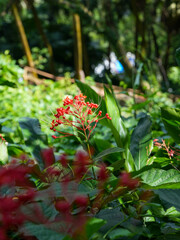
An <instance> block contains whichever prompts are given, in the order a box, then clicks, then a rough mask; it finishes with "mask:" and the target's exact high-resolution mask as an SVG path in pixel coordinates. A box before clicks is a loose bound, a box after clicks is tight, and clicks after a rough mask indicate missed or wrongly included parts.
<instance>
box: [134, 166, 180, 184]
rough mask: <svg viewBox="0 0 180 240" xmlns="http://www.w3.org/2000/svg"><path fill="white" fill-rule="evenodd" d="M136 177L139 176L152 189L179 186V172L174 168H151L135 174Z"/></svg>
mask: <svg viewBox="0 0 180 240" xmlns="http://www.w3.org/2000/svg"><path fill="white" fill-rule="evenodd" d="M136 177H140V178H141V179H142V182H143V183H145V184H147V185H149V186H150V187H151V188H153V189H159V188H172V189H175V188H180V173H179V172H178V171H177V170H175V169H170V170H163V169H158V168H152V169H149V170H148V171H145V172H142V173H140V174H138V175H136Z"/></svg>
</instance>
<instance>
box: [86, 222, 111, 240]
mask: <svg viewBox="0 0 180 240" xmlns="http://www.w3.org/2000/svg"><path fill="white" fill-rule="evenodd" d="M104 224H106V221H105V220H103V219H100V218H91V219H90V220H89V221H88V222H87V225H86V233H87V236H88V238H89V237H90V236H92V235H93V234H94V233H96V232H97V231H98V230H99V229H100V227H102V226H103V225H104Z"/></svg>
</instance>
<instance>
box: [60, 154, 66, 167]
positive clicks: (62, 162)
mask: <svg viewBox="0 0 180 240" xmlns="http://www.w3.org/2000/svg"><path fill="white" fill-rule="evenodd" d="M59 161H60V163H61V164H62V166H63V167H67V165H68V159H67V155H66V154H62V155H61V156H60V159H59Z"/></svg>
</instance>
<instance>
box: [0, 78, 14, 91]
mask: <svg viewBox="0 0 180 240" xmlns="http://www.w3.org/2000/svg"><path fill="white" fill-rule="evenodd" d="M0 85H2V86H8V87H12V88H15V87H17V85H16V84H15V83H14V82H11V81H8V80H6V79H5V78H3V77H0Z"/></svg>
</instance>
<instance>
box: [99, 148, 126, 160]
mask: <svg viewBox="0 0 180 240" xmlns="http://www.w3.org/2000/svg"><path fill="white" fill-rule="evenodd" d="M116 152H124V149H123V148H119V147H114V148H108V149H106V150H104V151H102V152H101V153H99V154H98V155H97V156H96V157H95V158H94V161H97V160H99V159H101V158H102V157H105V156H107V155H109V154H111V153H116Z"/></svg>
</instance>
